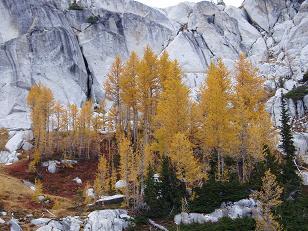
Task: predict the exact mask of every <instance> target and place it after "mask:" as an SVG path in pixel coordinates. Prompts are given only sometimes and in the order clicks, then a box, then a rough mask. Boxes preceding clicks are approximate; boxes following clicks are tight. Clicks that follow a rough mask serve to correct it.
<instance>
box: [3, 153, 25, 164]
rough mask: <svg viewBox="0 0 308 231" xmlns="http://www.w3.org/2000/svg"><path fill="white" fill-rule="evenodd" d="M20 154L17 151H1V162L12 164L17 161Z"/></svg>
mask: <svg viewBox="0 0 308 231" xmlns="http://www.w3.org/2000/svg"><path fill="white" fill-rule="evenodd" d="M19 155H20V154H19V153H17V152H16V151H14V152H7V151H2V152H0V164H12V163H15V162H17V161H18V160H19V159H18V156H19Z"/></svg>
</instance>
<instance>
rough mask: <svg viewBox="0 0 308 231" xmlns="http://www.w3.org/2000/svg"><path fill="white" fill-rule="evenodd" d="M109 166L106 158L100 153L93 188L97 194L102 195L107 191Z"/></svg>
mask: <svg viewBox="0 0 308 231" xmlns="http://www.w3.org/2000/svg"><path fill="white" fill-rule="evenodd" d="M108 178H109V168H108V162H107V160H106V158H105V157H104V156H103V155H101V156H100V158H99V162H98V166H97V172H96V177H95V180H94V190H95V193H96V195H97V196H102V195H104V194H106V193H108V191H109V181H108Z"/></svg>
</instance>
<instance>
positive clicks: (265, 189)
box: [251, 169, 283, 231]
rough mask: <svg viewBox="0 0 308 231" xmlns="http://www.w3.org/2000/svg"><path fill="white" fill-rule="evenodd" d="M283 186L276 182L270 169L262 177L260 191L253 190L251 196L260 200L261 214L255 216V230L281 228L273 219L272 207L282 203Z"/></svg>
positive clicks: (265, 230) (272, 230) (268, 230)
mask: <svg viewBox="0 0 308 231" xmlns="http://www.w3.org/2000/svg"><path fill="white" fill-rule="evenodd" d="M282 192H283V188H282V187H281V186H280V185H279V184H278V183H277V181H276V176H275V175H274V174H272V173H271V170H270V169H269V170H267V171H266V172H265V176H264V177H263V178H262V187H261V190H260V191H257V192H254V193H253V194H252V195H251V197H252V198H253V199H255V200H258V201H260V202H261V205H260V206H261V213H262V214H261V216H259V217H257V219H256V222H257V227H256V230H264V231H276V230H281V227H280V224H279V223H278V222H277V221H276V220H275V218H274V216H273V214H272V209H273V208H275V207H277V206H278V205H280V204H281V203H282V201H281V195H282Z"/></svg>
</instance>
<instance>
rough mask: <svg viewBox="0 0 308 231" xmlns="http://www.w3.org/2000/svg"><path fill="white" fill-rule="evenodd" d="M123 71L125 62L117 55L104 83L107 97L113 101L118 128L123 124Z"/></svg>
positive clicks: (116, 126)
mask: <svg viewBox="0 0 308 231" xmlns="http://www.w3.org/2000/svg"><path fill="white" fill-rule="evenodd" d="M122 72H123V63H122V61H121V58H120V56H117V57H116V58H115V61H114V63H113V64H112V67H111V70H110V72H109V73H108V74H107V79H106V82H105V83H104V89H105V93H106V97H107V98H108V99H109V100H111V101H112V102H113V107H114V110H115V113H114V116H115V118H114V121H115V128H116V129H119V128H121V126H122V108H121V107H122V102H121V96H120V91H121V88H120V81H121V76H122Z"/></svg>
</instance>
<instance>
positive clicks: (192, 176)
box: [168, 132, 206, 186]
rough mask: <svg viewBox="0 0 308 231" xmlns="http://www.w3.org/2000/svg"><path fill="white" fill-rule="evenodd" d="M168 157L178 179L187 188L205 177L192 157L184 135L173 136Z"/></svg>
mask: <svg viewBox="0 0 308 231" xmlns="http://www.w3.org/2000/svg"><path fill="white" fill-rule="evenodd" d="M168 156H169V157H170V159H171V161H172V162H173V163H174V166H175V169H176V173H177V176H178V178H179V179H182V180H183V181H184V182H186V183H187V185H188V186H189V185H190V186H192V185H193V183H195V182H197V181H201V180H204V179H205V177H206V175H205V174H202V168H201V164H200V163H199V161H198V160H197V159H196V158H195V157H194V154H193V149H192V144H191V143H190V141H189V140H188V138H187V137H186V136H185V134H183V133H180V132H179V133H177V134H175V135H174V136H173V139H172V141H171V144H170V148H169V153H168Z"/></svg>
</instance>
